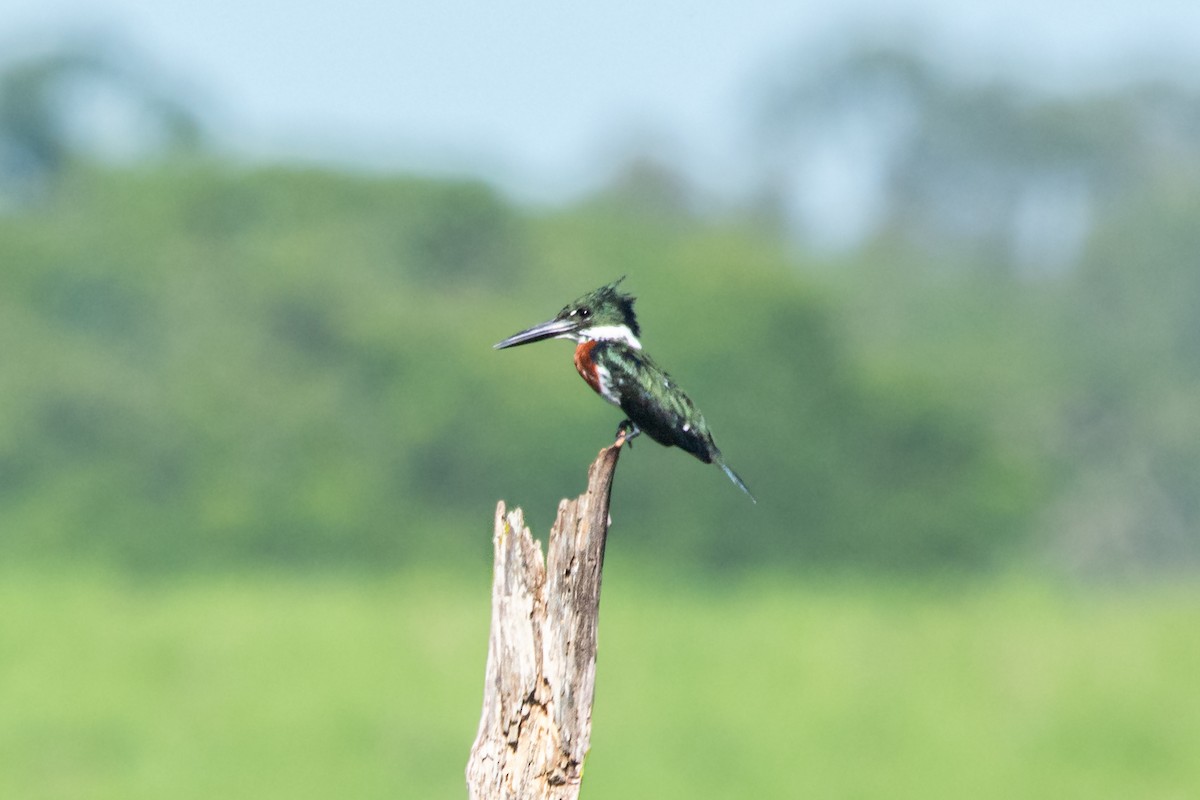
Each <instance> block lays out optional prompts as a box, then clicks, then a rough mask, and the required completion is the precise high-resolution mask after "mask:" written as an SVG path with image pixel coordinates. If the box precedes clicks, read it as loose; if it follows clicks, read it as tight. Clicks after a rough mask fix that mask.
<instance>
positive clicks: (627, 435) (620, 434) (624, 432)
mask: <svg viewBox="0 0 1200 800" xmlns="http://www.w3.org/2000/svg"><path fill="white" fill-rule="evenodd" d="M641 432H642V429H641V428H639V427H638V426H637V425H634V424H633V420H631V419H627V420H625V421H624V422H622V423H621V424H620V425H618V426H617V442H616V444H617V447H620V446H621V445H623V444H627V445H629V449H630V450H632V449H633V441H632V439H633V437H635V436H637V435H639V434H640V433H641Z"/></svg>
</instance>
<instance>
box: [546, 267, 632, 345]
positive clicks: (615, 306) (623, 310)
mask: <svg viewBox="0 0 1200 800" xmlns="http://www.w3.org/2000/svg"><path fill="white" fill-rule="evenodd" d="M623 280H625V276H623V275H622V276H621V277H620V278H617V279H616V280H615V281H613V282H612V283H610V284H608V285H607V286H601V287H600V288H599V289H596V290H594V291H591V292H588V293H587V294H585V295H584V296H583V297H580V298H579V299H578V300H575V301H574V302H572V303H568V304H567V305H565V306H563V310H562V311H560V312H558V316H556V317H555V319H559V320H568V319H574V320H576V321H577V322H578V323H580V327H579V331H580V332H581V333H582V332H583V331H586V330H588V329H591V328H599V329H602V330H603V329H605V328H616V327H619V326H622V325H623V326H625V327H626V328H627V329H628V330H629V332H630V333H631V334H632V335H633V336H635V337H636V336H639V335H641V328H640V327H639V326H638V322H637V315H636V314H634V313H633V301H634V300H636V299H637V298H636V297H634V296H633V295H631V294H625V293H623V292H621V291H619V290H618V289H617V286H618V285H620V283H621V281H623ZM597 338H603V337H597Z"/></svg>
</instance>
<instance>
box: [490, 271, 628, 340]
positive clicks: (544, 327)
mask: <svg viewBox="0 0 1200 800" xmlns="http://www.w3.org/2000/svg"><path fill="white" fill-rule="evenodd" d="M623 280H625V278H624V277H621V278H619V279H618V280H615V281H613V282H612V283H610V284H608V285H607V286H601V287H600V288H599V289H596V290H595V291H591V292H588V293H587V294H585V295H583V296H582V297H580V298H579V299H578V300H575V301H574V302H571V303H568V304H567V305H565V306H563V309H562V311H559V312H558V314H556V315H555V316H554V319H552V320H548V321H547V322H543V323H541V324H540V325H534V326H533V327H532V328H528V329H527V330H523V331H521V332H520V333H517V334H513V335H512V336H510V337H508V338H507V339H505V340H504V341H502V342H499V343H498V344H496V345H495V347H496V349H497V350H502V349H504V348H506V347H515V346H516V345H519V344H529V343H530V342H540V341H541V340H543V339H572V340H574V341H576V342H585V341H621V342H624V343H625V344H627V345H629V346H630V347H636V348H640V347H641V346H642V345H641V342H639V341H638V338H637V337H638V336H639V335H640V334H641V328H640V327H639V326H638V323H637V316H636V315H635V314H634V313H633V301H634V299H635V298H634V296H633V295H631V294H624V293H623V292H621V291H620V290H618V289H617V286H618V285H619V284H620V283H621V281H623Z"/></svg>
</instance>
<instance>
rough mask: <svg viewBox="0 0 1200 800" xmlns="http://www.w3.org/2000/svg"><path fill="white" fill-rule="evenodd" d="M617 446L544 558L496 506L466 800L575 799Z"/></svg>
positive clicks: (598, 466)
mask: <svg viewBox="0 0 1200 800" xmlns="http://www.w3.org/2000/svg"><path fill="white" fill-rule="evenodd" d="M619 454H620V448H619V445H613V446H612V447H608V448H605V449H604V450H601V451H600V455H599V457H598V458H597V459H596V461H595V462H593V464H592V466H591V468H590V469H589V470H588V487H587V491H586V492H584V493H583V494H582V495H580V496H579V497H578V498H576V499H574V500H561V501H560V502H559V504H558V518H557V519H556V520H555V521H554V527H553V528H551V530H550V540H549V545H548V547H547V552H546V557H545V559H543V557H542V551H541V546H540V544H539V543H537V542H534V541H533V537H532V536H531V535H530V532H529V529H528V528H526V527H525V521H524V515H523V514H522V513H521V509H520V508H517V509H514V510H513V511H511V512H508V513H505V507H504V502H503V501H501V502H500V503H499V505H497V506H496V529H495V536H494V538H493V542H494V545H495V567H494V573H493V582H492V630H491V636H490V639H489V641H488V657H487V676H486V679H485V682H484V690H483V715H482V717H481V718H480V720H479V733H478V734H477V735H476V738H475V744H474V746H472V748H471V757H470V760H469V761H468V762H467V787H468V789H469V792H470V796H471V798H472V800H574V798H577V797H578V796H579V785H580V780H581V778H582V775H583V760H584V756H586V755H587V751H588V744H589V739H590V737H591V727H592V695H593V690H594V688H595V681H596V620H597V614H598V612H599V607H600V573H601V569H602V567H603V565H604V542H605V538H606V536H607V534H608V524H609V517H608V501H609V493H610V491H611V489H612V478H613V472H614V470H615V469H616V466H617V456H618V455H619Z"/></svg>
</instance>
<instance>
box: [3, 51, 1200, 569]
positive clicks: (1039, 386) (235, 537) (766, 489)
mask: <svg viewBox="0 0 1200 800" xmlns="http://www.w3.org/2000/svg"><path fill="white" fill-rule="evenodd" d="M80 74H86V75H87V77H88V79H89V80H93V79H96V78H97V76H106V77H104V80H106V81H109V82H110V83H111V84H112V85H113V86H116V87H119V89H120V91H121V92H123V93H127V94H129V95H130V96H131V97H135V98H142V99H146V98H154V99H153V100H146V103H145V108H148V109H150V110H151V113H150V117H151V118H152V119H154V120H156V122H155V123H154V124H155V126H157V127H156V129H157V130H160V131H166V132H168V134H169V135H167V136H166V138H165V139H163V138H161V137H160V138H159V139H158V141H166V142H168V143H169V144H170V146H168V147H165V148H160V149H157V150H156V151H155V152H156V153H157V154H158V156H159V157H158V158H156V159H145V158H143V159H140V160H138V161H136V162H134V163H123V164H121V165H119V166H114V165H112V164H107V165H106V164H103V163H100V162H98V161H97V159H96V158H95V157H94V156H93V155H91V154H89V152H88V151H87V150H86V148H82V147H81V146H80V145H79V144H78V143H77V142H76V140H75V139H74V138H72V136H69V135H67V134H66V133H64V131H66V130H67V128H66V127H64V125H65V123H63V122H62V120H63V119H66V118H67V117H62V116H61V114H62V107H61V106H60V105H58V103H59V101H58V100H56V99H53V98H60V97H62V96H63V94H62V90H63V86H65V85H67V84H69V82H70V81H72V80H75V79H76V78H77V77H78V76H79V75H80ZM798 74H799V73H798ZM803 74H804V77H803V79H797V80H795V81H793V80H791V79H790V77H789V76H788V75H787V74H781V75H780V76H779V79H778V81H779V82H778V85H777V86H774V87H772V88H771V91H768V92H767V93H766V94H765V96H766V97H767V102H765V103H764V113H763V117H762V120H761V126H762V128H761V132H762V137H763V143H764V144H763V147H762V148H760V152H762V153H764V154H765V156H764V161H763V164H762V170H763V176H764V179H763V192H762V195H763V197H764V198H765V200H764V201H761V202H757V203H755V204H754V205H753V207H752V208H750V209H747V210H746V211H745V212H744V213H742V212H733V213H728V214H725V215H723V216H721V217H720V218H715V219H714V218H712V217H711V216H708V217H702V216H700V215H698V214H696V213H694V212H692V211H690V210H689V208H688V203H687V192H686V191H684V190H683V189H682V188H681V187H682V186H683V185H684V182H683V181H682V180H681V179H679V178H678V176H675V175H672V174H671V173H670V171H669V170H665V169H662V168H660V167H658V166H656V165H646V164H639V165H634V167H636V168H634V169H631V170H630V171H629V172H628V173H627V174H625V175H622V176H621V177H620V179H619V180H616V181H614V184H613V186H612V187H610V188H609V189H608V190H607V191H605V192H603V193H601V194H599V195H597V196H596V197H595V198H592V199H590V200H587V201H584V202H581V203H578V204H576V205H574V206H572V207H569V208H564V209H560V210H557V211H551V212H545V211H538V212H534V211H530V210H528V209H523V208H520V207H518V206H515V205H513V204H512V203H510V202H508V201H506V200H505V199H504V198H502V197H501V196H499V195H497V194H496V193H495V192H494V191H492V190H490V189H489V188H487V187H486V186H484V185H481V184H477V183H471V182H447V181H428V180H413V179H405V178H383V177H375V178H371V177H356V176H349V175H342V174H337V173H334V172H331V171H323V170H314V169H299V168H292V167H262V168H254V169H246V168H236V167H234V166H231V165H229V164H227V163H223V162H222V161H221V160H220V159H219V158H217V157H216V156H212V155H207V156H206V155H204V154H203V152H202V151H201V149H200V148H199V144H200V143H201V142H202V136H200V135H199V131H200V130H201V129H202V126H201V125H200V124H199V122H198V121H197V117H196V116H195V115H193V114H192V113H191V112H189V110H188V109H187V106H186V104H184V103H181V102H178V101H176V100H173V99H169V98H168V99H162V100H161V101H160V99H157V98H159V95H158V94H156V93H155V92H154V91H150V90H148V89H147V88H146V87H145V86H144V85H142V84H140V83H139V82H138V80H137V79H136V78H133V79H129V80H127V79H126V78H124V77H121V78H113V77H112V76H116V75H124V73H123V72H121V71H120V70H114V69H113V68H112V67H111V66H110V65H109V64H108V62H105V61H104V59H97V58H95V57H88V58H81V57H77V56H74V55H71V54H67V55H62V54H59V55H57V56H52V57H49V58H46V59H43V60H41V61H38V62H35V63H18V64H11V65H9V66H8V67H7V68H6V69H5V70H4V72H3V73H0V176H2V177H3V180H4V190H0V196H3V197H4V198H5V199H6V200H7V206H6V209H7V210H6V211H5V212H4V213H2V214H0V264H2V265H3V267H4V268H3V270H0V281H2V282H3V285H2V291H0V305H2V308H0V331H2V333H0V337H2V338H0V343H2V344H3V346H4V349H5V351H6V352H8V353H10V354H15V356H16V358H15V359H11V358H10V365H9V369H6V370H4V371H3V372H2V373H0V375H2V376H3V377H2V378H0V380H3V381H4V382H5V383H6V384H7V385H6V386H5V387H4V390H3V391H2V392H0V531H2V533H0V554H2V555H3V557H4V558H6V559H8V558H32V559H49V560H61V559H83V560H99V561H106V562H114V563H119V564H123V565H128V566H133V567H136V568H143V569H173V568H181V567H195V566H227V565H235V564H247V563H251V564H254V563H258V564H267V563H283V564H292V565H315V564H331V563H332V564H345V565H352V566H360V567H365V566H383V567H388V566H392V565H396V564H399V563H404V562H406V561H411V560H448V561H456V560H460V559H471V560H472V561H473V563H475V562H482V560H484V559H486V553H487V552H488V551H489V547H490V545H489V541H488V539H489V534H490V517H491V510H492V507H493V504H494V503H495V501H496V500H497V499H499V498H501V497H503V498H505V499H506V500H508V501H509V502H510V503H520V504H522V505H523V506H525V507H526V509H527V511H529V512H530V516H531V518H532V520H533V522H534V524H535V525H539V526H541V528H542V529H543V530H544V529H545V527H546V526H547V525H548V524H549V522H550V520H551V515H552V513H553V508H554V504H555V503H556V501H557V499H558V498H559V497H560V496H565V495H572V494H575V493H577V492H578V491H579V490H580V489H581V487H582V484H583V477H584V468H585V466H586V464H587V463H588V461H589V460H590V459H591V458H592V457H593V456H594V454H595V453H596V451H597V450H598V449H599V448H600V447H601V446H603V445H605V444H607V443H608V442H609V441H611V436H612V433H613V431H614V429H615V426H616V423H617V422H618V421H619V416H618V415H617V413H616V412H615V411H614V410H613V409H611V408H608V407H607V406H605V405H604V404H603V403H600V402H598V401H597V400H596V398H595V397H593V396H591V393H590V392H589V391H588V390H587V388H586V387H585V386H584V385H583V384H582V383H581V382H580V381H579V379H578V377H577V376H576V375H575V374H574V370H573V369H572V368H571V366H570V348H569V346H568V345H566V344H565V343H548V344H544V345H541V346H539V347H536V348H522V349H520V350H516V351H512V352H504V353H496V352H493V351H492V350H491V347H490V345H491V344H492V343H493V342H495V341H497V340H499V339H500V338H503V337H504V336H506V335H508V334H510V333H512V332H514V331H515V330H517V329H519V328H522V327H525V326H526V325H528V324H531V323H533V322H536V321H540V320H541V319H544V318H546V317H548V316H549V315H550V314H552V313H553V312H554V311H556V310H557V309H558V308H559V307H561V306H562V305H563V303H565V302H566V301H568V300H570V299H572V298H573V297H575V296H577V295H578V294H580V293H582V292H583V291H586V290H588V289H590V288H594V286H596V285H599V284H601V283H604V282H607V281H609V280H612V279H614V278H616V277H618V276H620V275H621V274H628V275H629V280H628V282H627V285H628V287H629V288H630V289H631V290H632V291H634V292H635V293H636V294H638V295H639V296H640V297H641V302H640V304H639V310H640V312H641V319H642V322H643V327H644V334H645V335H644V339H645V341H646V342H647V344H648V346H649V347H650V349H651V350H652V352H654V353H655V354H656V356H657V357H658V358H659V360H661V361H662V362H663V363H665V364H667V365H669V367H670V368H671V370H672V373H673V374H674V375H675V377H676V378H677V379H679V381H680V382H681V383H682V384H683V385H684V386H685V387H687V388H688V390H689V392H690V393H691V394H692V395H693V396H694V397H695V399H696V400H697V402H698V403H699V404H700V405H701V407H702V408H704V409H705V411H706V414H708V415H709V418H710V422H711V423H712V425H713V427H714V429H715V431H716V433H717V436H718V439H719V440H720V441H721V442H722V447H723V448H724V450H725V452H726V455H727V457H728V458H729V460H730V462H731V463H732V464H733V465H734V466H735V467H736V468H737V469H738V471H739V472H740V473H741V474H742V475H743V476H744V477H745V478H746V480H747V482H748V483H749V484H750V485H751V487H752V488H753V489H754V491H755V492H756V494H757V495H758V497H759V499H760V503H759V505H758V506H757V507H752V506H750V505H749V504H748V503H747V502H746V500H745V498H744V497H743V496H741V495H740V493H739V492H737V491H736V490H735V489H733V487H731V486H729V485H728V484H727V482H726V481H725V480H724V479H723V476H721V475H720V473H719V472H717V471H715V470H712V469H710V468H705V467H704V466H703V465H700V464H698V463H697V462H694V461H693V460H692V459H690V458H687V457H686V456H685V455H683V454H681V453H679V452H676V451H667V450H664V449H662V448H658V447H654V446H649V445H639V446H638V447H636V448H635V449H634V450H633V451H632V452H631V453H627V454H626V456H625V458H624V459H623V462H622V465H621V470H620V471H619V474H618V480H617V486H616V488H615V493H616V498H615V501H614V518H615V523H616V525H615V527H614V530H613V537H614V539H613V543H614V547H619V548H622V549H626V548H628V550H629V551H630V552H636V553H639V554H643V555H645V556H647V557H650V558H658V559H660V560H661V563H663V564H664V566H665V567H671V566H674V565H676V564H685V565H686V564H690V565H693V566H697V565H699V566H731V565H733V566H736V565H754V564H772V565H783V566H793V567H805V568H813V567H816V568H839V569H840V568H878V569H898V570H946V569H951V570H953V569H979V568H986V567H991V566H996V565H1000V564H1005V563H1009V562H1011V561H1013V560H1022V559H1031V558H1034V559H1036V558H1044V557H1051V558H1053V559H1054V560H1056V561H1057V562H1058V563H1060V564H1066V565H1068V566H1072V567H1080V568H1082V569H1086V570H1088V571H1093V572H1094V571H1103V570H1111V569H1114V568H1118V567H1122V566H1123V565H1128V564H1136V565H1140V566H1151V565H1166V564H1179V563H1181V562H1186V561H1194V560H1195V559H1196V556H1197V554H1198V553H1200V541H1198V537H1197V530H1198V523H1200V502H1198V501H1197V500H1196V498H1195V492H1194V489H1193V484H1194V477H1195V475H1197V474H1198V472H1200V471H1198V470H1197V467H1200V463H1198V462H1200V436H1197V435H1196V434H1197V433H1200V431H1197V428H1198V427H1200V417H1198V415H1197V412H1196V408H1197V402H1196V401H1197V399H1198V398H1197V389H1198V386H1200V327H1198V326H1197V324H1196V318H1197V317H1196V314H1195V312H1194V309H1195V308H1196V307H1197V301H1198V300H1200V271H1198V270H1197V268H1196V267H1197V264H1196V253H1197V252H1200V250H1198V248H1197V246H1196V245H1197V242H1196V241H1195V239H1196V237H1197V235H1198V234H1197V233H1196V230H1198V229H1200V227H1198V226H1197V224H1196V220H1197V215H1198V214H1200V200H1198V198H1197V196H1196V193H1195V192H1194V191H1189V186H1194V185H1195V182H1194V180H1193V181H1191V182H1189V177H1192V178H1194V172H1195V169H1196V165H1197V164H1198V163H1200V161H1198V160H1197V158H1196V155H1197V153H1200V135H1198V126H1197V125H1196V124H1195V121H1196V119H1198V118H1200V117H1198V116H1197V113H1196V109H1198V108H1200V101H1198V99H1197V97H1196V95H1195V94H1194V93H1189V92H1187V91H1184V90H1183V89H1180V88H1178V87H1163V86H1158V87H1147V86H1131V87H1127V88H1123V89H1120V90H1113V92H1112V93H1111V94H1110V95H1106V96H1104V97H1056V98H1045V97H1039V96H1036V95H1035V94H1031V92H1030V91H1027V90H1026V89H1024V88H1022V87H1020V86H1017V85H1008V84H1004V85H997V86H982V85H981V86H972V85H963V84H961V83H956V82H953V81H951V80H949V78H947V77H946V76H943V75H940V74H939V73H938V72H937V71H936V70H934V69H933V68H931V67H930V66H928V65H926V64H924V63H922V62H921V61H920V60H919V59H917V58H916V57H915V56H913V55H912V54H909V53H887V54H880V53H877V52H870V53H853V54H851V55H850V56H849V57H848V58H846V59H845V60H843V61H840V62H833V63H831V64H830V65H828V69H827V70H826V71H815V72H814V71H812V70H805V71H804V73H803ZM68 96H69V93H68ZM876 114H881V115H882V116H880V117H878V119H877V118H876V117H875V116H873V115H876ZM847 120H859V121H858V122H853V121H851V122H847ZM862 120H867V124H865V126H864V124H863V123H862ZM878 120H883V121H884V122H879V121H878ZM887 120H892V121H893V122H894V123H895V125H897V126H899V127H898V128H896V129H895V130H892V129H888V128H887V127H886V124H884V123H885V122H886V121H887ZM877 124H881V125H884V130H883V133H884V134H886V135H883V136H882V137H881V138H880V141H882V142H883V143H884V144H885V145H886V146H885V147H883V149H882V150H879V151H878V152H874V154H873V155H871V158H872V159H874V160H873V161H872V163H874V164H875V166H876V170H875V173H876V174H875V175H874V176H873V177H871V178H870V179H869V180H864V181H862V183H863V185H865V186H867V187H868V188H869V189H870V192H868V194H870V195H871V196H870V198H869V202H870V205H871V206H872V207H873V208H875V209H877V213H875V214H874V216H873V218H872V219H870V220H868V222H869V223H870V224H864V225H863V226H861V227H860V229H859V231H858V233H857V235H856V237H854V238H853V241H850V240H847V242H849V244H848V245H846V246H844V247H843V249H842V250H841V251H840V252H836V253H828V252H827V253H826V254H825V255H821V256H815V255H803V254H800V253H798V252H797V249H796V248H795V246H794V237H793V235H792V232H793V231H794V230H796V228H794V227H792V225H793V224H798V225H799V230H800V231H801V232H803V231H804V230H805V218H804V214H803V212H804V210H805V209H806V208H807V209H809V210H811V209H813V208H815V207H819V204H818V206H814V205H813V203H812V202H810V201H809V200H805V198H804V197H803V196H802V195H803V193H804V192H805V191H808V189H806V188H805V187H807V186H809V185H810V184H811V181H806V180H805V176H806V175H809V176H810V177H811V172H810V171H809V168H808V167H806V159H807V158H808V157H809V156H810V155H811V154H812V153H813V152H816V151H818V150H819V149H820V148H822V147H824V146H825V145H824V144H822V143H821V138H822V137H824V136H827V135H828V134H829V131H834V132H836V131H838V130H845V128H846V126H847V125H849V126H850V127H852V128H853V127H855V126H860V127H863V128H864V129H865V130H872V129H873V127H874V126H876V125H877ZM888 124H891V123H888ZM872 135H873V134H872ZM814 137H815V138H814ZM853 139H854V137H849V140H853ZM869 139H870V137H867V140H864V141H866V142H867V143H866V144H864V143H863V142H859V143H858V144H856V145H854V146H855V147H864V148H867V150H869V147H867V145H868V144H869V141H868V140H869ZM862 152H866V150H864V151H862ZM862 152H859V151H855V150H853V149H852V150H850V151H848V154H849V156H848V157H849V158H850V163H854V159H855V156H856V153H857V155H862ZM843 155H846V154H843ZM30 176H33V177H32V178H31V177H30ZM31 181H32V183H31ZM33 184H36V185H37V186H38V187H39V188H38V190H37V191H32V192H31V191H25V190H22V191H17V190H15V189H13V187H16V186H25V187H28V186H30V185H33ZM872 187H873V188H872ZM864 196H865V195H864ZM1063 228H1068V229H1069V230H1067V231H1066V232H1065V233H1064V231H1063V230H1062V229H1063ZM843 244H845V243H843Z"/></svg>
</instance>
